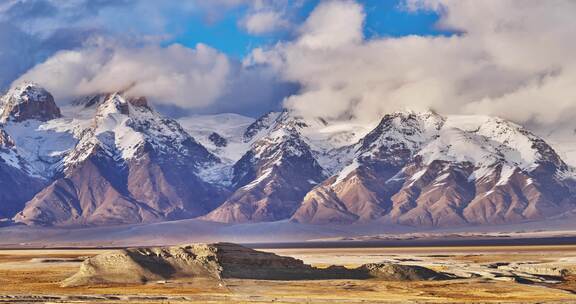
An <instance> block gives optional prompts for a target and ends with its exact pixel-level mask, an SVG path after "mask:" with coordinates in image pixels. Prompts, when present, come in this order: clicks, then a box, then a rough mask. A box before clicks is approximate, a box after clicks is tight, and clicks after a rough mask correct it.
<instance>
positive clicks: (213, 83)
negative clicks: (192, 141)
mask: <svg viewBox="0 0 576 304" xmlns="http://www.w3.org/2000/svg"><path fill="white" fill-rule="evenodd" d="M24 81H32V82H36V83H39V84H41V85H42V86H44V87H45V88H47V89H48V90H49V91H50V92H52V94H53V95H54V96H55V98H56V100H57V101H58V102H59V103H66V102H67V101H69V100H73V99H74V98H77V97H79V96H85V95H91V94H98V93H106V92H113V91H123V92H125V93H126V94H127V95H131V96H146V97H148V98H149V99H150V100H151V101H152V102H153V103H154V104H155V105H156V106H159V107H161V108H162V107H166V108H176V109H179V110H178V111H173V112H174V113H171V114H177V115H184V114H186V111H184V112H182V110H189V111H196V112H199V111H200V112H201V111H206V110H207V109H208V108H209V109H210V110H211V111H209V112H213V111H215V110H219V111H232V112H243V113H247V114H256V115H258V114H261V113H262V112H263V111H265V110H266V108H268V109H269V108H271V107H273V106H274V105H275V104H278V103H279V100H281V96H285V95H282V94H290V93H293V90H292V89H291V88H292V87H291V86H289V85H287V84H284V83H283V82H282V81H281V80H279V79H278V78H277V77H276V75H275V73H273V71H271V70H270V69H269V68H266V67H251V68H244V67H243V66H242V65H241V63H240V62H237V61H234V60H232V59H230V58H228V57H227V56H226V55H225V54H223V53H220V52H219V51H217V50H215V49H213V48H210V47H209V46H206V45H204V44H198V45H196V47H195V48H187V47H185V46H182V45H178V44H173V45H170V46H167V47H160V46H155V45H148V46H145V47H127V46H123V45H118V44H116V43H113V42H109V41H104V42H102V41H99V42H98V43H96V44H95V45H92V46H90V47H86V48H82V49H77V50H68V51H61V52H58V53H56V54H55V55H54V56H52V57H51V58H50V59H48V60H46V61H45V62H43V63H41V64H39V65H37V66H35V67H34V68H32V69H30V70H29V71H28V72H26V73H25V74H24V75H22V76H21V77H20V78H18V79H17V80H16V81H14V85H16V84H18V83H21V82H24ZM279 94H280V95H279Z"/></svg>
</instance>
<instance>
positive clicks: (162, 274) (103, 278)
mask: <svg viewBox="0 0 576 304" xmlns="http://www.w3.org/2000/svg"><path fill="white" fill-rule="evenodd" d="M194 277H201V278H212V279H215V280H222V279H253V280H321V279H370V278H377V279H383V280H395V281H416V280H441V279H447V278H448V277H447V276H446V275H443V274H440V273H437V272H435V271H433V270H431V269H427V268H424V267H418V266H407V265H388V264H370V265H362V266H361V267H358V268H355V269H347V268H345V267H341V266H331V267H328V268H316V267H313V266H310V265H307V264H304V263H303V262H302V261H301V260H298V259H294V258H291V257H284V256H278V255H276V254H273V253H268V252H262V251H257V250H253V249H250V248H246V247H243V246H240V245H236V244H231V243H216V244H191V245H182V246H173V247H156V248H133V249H125V250H120V251H114V252H109V253H104V254H100V255H97V256H94V257H91V258H89V259H87V260H85V261H84V262H83V263H82V265H81V267H80V270H79V271H78V272H77V273H76V274H74V275H73V276H71V277H70V278H68V279H66V280H65V281H64V282H63V283H62V286H63V287H73V286H83V285H99V284H143V283H146V282H151V281H161V280H168V279H178V278H194Z"/></svg>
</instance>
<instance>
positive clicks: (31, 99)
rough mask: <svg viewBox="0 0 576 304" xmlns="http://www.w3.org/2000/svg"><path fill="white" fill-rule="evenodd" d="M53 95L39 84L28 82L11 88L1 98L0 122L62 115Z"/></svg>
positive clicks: (46, 119)
mask: <svg viewBox="0 0 576 304" xmlns="http://www.w3.org/2000/svg"><path fill="white" fill-rule="evenodd" d="M61 116H62V115H61V113H60V109H59V108H58V106H57V105H56V103H55V102H54V98H53V97H52V95H51V94H50V93H49V92H48V91H46V90H45V89H44V88H42V87H40V86H38V85H37V84H34V83H30V82H26V83H23V84H21V85H18V86H16V87H14V88H12V89H10V90H9V91H8V92H7V93H6V94H5V95H4V96H3V97H2V98H1V99H0V122H3V123H4V122H6V121H8V120H13V121H24V120H28V119H36V120H39V121H48V120H51V119H55V118H59V117H61Z"/></svg>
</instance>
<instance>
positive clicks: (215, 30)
mask: <svg viewBox="0 0 576 304" xmlns="http://www.w3.org/2000/svg"><path fill="white" fill-rule="evenodd" d="M358 2H359V3H361V4H362V5H363V6H364V8H365V13H366V24H365V27H364V35H365V37H367V38H368V39H370V38H374V37H401V36H406V35H424V36H435V35H449V34H451V33H450V32H449V31H445V30H441V29H437V28H436V26H435V24H436V22H437V21H438V19H439V17H440V16H439V15H438V14H437V13H436V12H433V11H424V10H422V11H418V12H411V11H408V10H406V9H404V8H403V6H402V3H403V1H400V0H363V1H358ZM318 3H319V1H318V0H312V1H306V2H305V3H304V4H303V5H302V6H301V7H299V8H298V9H297V10H295V11H294V12H293V13H292V14H291V21H292V22H294V23H295V24H299V23H302V22H303V21H304V20H305V19H306V17H308V15H309V14H310V12H311V11H313V10H314V8H315V7H316V6H317V5H318ZM247 10H248V7H246V6H239V7H236V8H234V9H231V10H229V11H227V13H226V14H225V15H224V16H221V17H220V18H217V19H216V20H214V21H212V22H207V21H206V20H205V16H204V15H203V14H202V13H201V12H198V13H195V14H191V15H188V16H186V18H184V20H181V22H182V21H183V22H185V23H186V29H185V30H183V31H177V33H176V36H175V37H174V38H173V39H170V40H169V41H166V42H165V43H173V42H176V43H181V44H183V45H186V46H190V47H193V46H194V45H196V43H204V44H207V45H209V46H211V47H214V48H216V49H218V50H220V51H222V52H225V53H226V54H228V55H230V56H233V57H236V58H241V57H243V56H245V55H246V54H248V53H249V52H250V51H251V50H252V49H253V48H254V47H258V46H262V45H270V44H274V43H276V42H278V41H282V40H289V39H290V38H291V36H293V33H291V32H290V31H288V30H283V31H282V30H281V31H277V32H274V33H268V34H264V35H252V34H250V33H247V32H246V31H245V30H243V29H242V28H241V27H239V26H238V24H239V22H240V20H241V19H242V17H243V16H244V15H245V14H246V13H247ZM179 25H181V23H180V22H179Z"/></svg>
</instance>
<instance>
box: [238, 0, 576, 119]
mask: <svg viewBox="0 0 576 304" xmlns="http://www.w3.org/2000/svg"><path fill="white" fill-rule="evenodd" d="M404 7H405V9H408V10H412V11H414V12H415V13H416V12H417V11H421V10H424V11H430V10H432V11H435V12H437V13H439V14H440V16H441V18H440V21H439V23H438V26H439V27H441V28H444V29H451V30H454V32H455V34H454V35H452V36H448V37H445V36H416V35H413V36H404V37H398V38H392V37H377V38H372V39H366V38H365V37H363V36H362V29H363V26H364V20H365V12H364V9H363V7H362V6H361V5H360V4H358V3H357V2H355V1H326V2H323V3H321V4H320V5H319V6H318V7H317V8H316V9H315V10H314V11H313V12H312V13H311V15H310V16H309V18H308V19H307V21H306V22H305V23H304V24H303V25H302V26H301V28H300V34H299V37H298V38H297V39H295V40H294V41H290V42H284V43H279V44H276V45H275V46H273V47H269V48H258V49H255V50H254V51H253V52H252V54H251V55H250V57H249V58H248V59H246V62H247V63H248V64H258V65H262V64H265V65H266V64H267V65H270V66H273V67H274V68H275V69H276V71H278V73H280V74H281V75H282V78H283V79H285V80H287V81H292V82H296V83H299V84H300V85H301V90H300V92H299V93H298V94H296V95H293V96H289V97H287V98H286V99H285V102H284V104H285V105H286V106H287V107H289V108H292V109H294V110H296V111H298V112H300V113H301V114H302V115H304V116H312V117H315V116H321V117H324V118H331V119H340V118H350V117H354V118H356V119H359V120H365V121H372V120H375V119H378V117H380V116H381V115H382V114H383V113H386V112H390V111H395V110H399V109H404V108H410V109H414V110H424V109H434V110H437V111H439V112H443V113H452V114H454V113H466V114H468V113H473V114H489V115H497V116H502V117H505V118H508V119H512V120H514V121H517V122H520V123H537V124H554V123H556V122H558V121H559V120H561V121H566V120H571V119H574V118H576V107H575V105H576V56H573V54H574V53H575V52H576V40H574V39H571V38H570V37H574V36H575V35H576V19H574V18H573V12H574V11H576V2H574V1H570V0H565V1H563V0H558V1H553V2H547V1H546V2H545V1H536V0H527V1H521V0H507V1H491V0H488V1H473V0H408V1H406V2H405V3H404Z"/></svg>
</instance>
